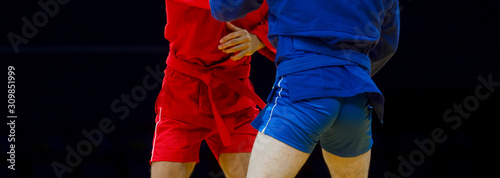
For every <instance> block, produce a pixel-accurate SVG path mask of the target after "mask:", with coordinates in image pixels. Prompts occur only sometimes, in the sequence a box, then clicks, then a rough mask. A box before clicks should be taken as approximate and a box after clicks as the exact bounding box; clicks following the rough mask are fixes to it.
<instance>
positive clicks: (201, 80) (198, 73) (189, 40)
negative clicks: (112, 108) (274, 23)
mask: <svg viewBox="0 0 500 178" xmlns="http://www.w3.org/2000/svg"><path fill="white" fill-rule="evenodd" d="M165 2H166V12H167V25H166V26H165V38H166V39H167V40H168V41H169V42H170V53H169V56H168V58H167V69H166V70H165V78H164V81H163V85H162V91H161V92H160V94H159V95H158V98H157V101H156V106H155V111H156V113H157V114H158V115H160V116H161V117H167V118H171V119H177V120H180V121H183V122H187V123H190V124H195V125H199V126H202V127H207V128H212V129H218V130H219V132H220V135H221V138H222V141H223V143H224V145H229V144H230V139H229V133H228V131H227V128H226V127H225V125H224V122H223V121H222V118H223V117H224V115H226V114H231V113H235V112H238V111H241V110H243V109H246V108H249V107H252V106H255V105H256V104H258V105H259V107H261V109H262V107H263V106H265V103H264V102H263V101H262V100H261V99H260V98H259V97H258V96H257V95H256V94H255V93H254V92H253V91H254V90H253V86H252V84H251V82H250V80H249V79H248V76H249V75H250V60H251V59H250V56H248V57H244V58H242V59H240V60H238V61H232V60H230V59H229V57H230V56H231V55H233V54H226V53H224V52H222V51H221V50H219V49H218V48H217V46H218V45H219V40H220V39H221V38H222V37H224V36H225V35H227V34H229V33H231V31H230V30H229V29H227V27H226V24H225V22H220V21H217V20H216V19H214V18H213V17H212V15H211V12H210V6H209V1H208V0H165ZM264 4H266V5H263V6H262V7H260V8H259V9H258V10H256V11H253V12H251V13H249V14H248V15H247V16H245V17H244V18H242V19H240V20H236V21H234V22H231V23H232V24H233V25H235V26H238V27H240V28H244V29H246V30H248V31H249V32H250V33H253V34H255V35H256V36H257V37H259V39H260V40H261V41H262V42H263V43H264V44H265V45H266V48H263V49H261V50H259V52H260V53H261V54H262V55H264V56H266V57H268V58H269V59H271V60H274V57H275V53H276V50H275V49H274V48H273V47H272V45H271V44H270V43H269V41H268V39H267V33H268V26H267V11H268V7H267V3H264ZM175 72H180V73H182V74H184V75H175ZM172 77H173V78H174V79H172ZM214 118H215V119H214ZM214 120H215V121H214Z"/></svg>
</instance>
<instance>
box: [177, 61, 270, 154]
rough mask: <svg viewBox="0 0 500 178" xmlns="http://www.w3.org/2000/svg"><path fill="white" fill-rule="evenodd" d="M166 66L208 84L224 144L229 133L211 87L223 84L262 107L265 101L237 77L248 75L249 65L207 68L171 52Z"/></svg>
mask: <svg viewBox="0 0 500 178" xmlns="http://www.w3.org/2000/svg"><path fill="white" fill-rule="evenodd" d="M167 65H168V67H171V68H172V69H174V70H176V71H178V72H181V73H184V74H186V75H189V76H191V77H194V78H198V79H200V80H201V81H203V83H205V84H206V85H207V86H208V97H209V100H210V104H211V105H212V113H213V115H214V117H215V124H216V126H217V130H218V131H219V133H220V137H221V140H222V143H223V144H224V146H229V145H231V144H232V142H231V135H230V134H229V131H228V129H227V127H226V125H225V124H224V121H223V120H222V117H221V115H220V114H219V111H218V110H217V108H216V105H215V102H214V98H213V95H212V93H213V89H214V88H215V87H217V86H219V85H221V84H225V85H226V86H228V87H229V88H230V89H232V90H234V91H235V92H236V93H238V94H240V95H242V96H245V97H248V98H250V99H251V100H252V101H254V102H255V103H257V105H258V106H259V107H260V108H261V109H263V108H264V107H265V106H266V103H265V102H264V101H262V99H261V98H260V97H259V96H258V95H257V94H255V92H253V91H252V90H251V89H250V88H249V87H247V85H245V83H244V82H243V81H241V80H239V79H241V78H248V77H249V76H250V65H241V66H236V67H231V68H222V67H214V68H207V67H204V66H201V65H198V64H194V63H189V62H186V61H183V60H180V59H178V58H176V57H175V56H174V55H173V54H170V55H169V56H168V59H167Z"/></svg>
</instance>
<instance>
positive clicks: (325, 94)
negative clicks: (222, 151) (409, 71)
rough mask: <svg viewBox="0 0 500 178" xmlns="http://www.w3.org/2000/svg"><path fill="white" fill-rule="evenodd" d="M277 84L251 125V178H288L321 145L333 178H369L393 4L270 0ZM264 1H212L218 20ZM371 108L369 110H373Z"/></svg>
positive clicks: (395, 30)
mask: <svg viewBox="0 0 500 178" xmlns="http://www.w3.org/2000/svg"><path fill="white" fill-rule="evenodd" d="M267 3H268V5H269V35H268V37H269V40H270V41H271V43H272V44H273V46H274V47H276V48H277V57H276V60H275V62H276V66H277V75H276V82H275V84H274V88H273V91H272V93H271V94H270V96H269V98H268V105H267V106H266V107H265V108H264V109H263V111H262V112H261V113H260V114H259V116H257V118H256V119H255V120H254V121H253V123H252V125H253V126H254V127H255V128H257V129H258V130H259V133H258V135H257V138H256V140H255V143H254V147H253V151H252V155H251V158H250V165H249V170H248V177H250V178H252V177H293V176H295V175H296V174H297V172H298V171H299V170H300V168H301V167H302V165H303V164H304V162H305V161H306V160H307V157H308V156H309V154H310V153H311V152H312V150H313V148H314V147H315V145H316V144H317V143H318V141H319V143H320V145H321V147H322V149H323V157H324V159H325V161H326V163H327V166H328V168H329V170H330V173H331V174H332V177H367V175H368V168H369V162H370V153H371V147H372V144H373V140H372V136H371V115H372V112H373V111H375V112H376V114H377V116H378V118H379V119H381V120H382V115H383V102H384V99H383V95H382V93H381V92H380V90H379V89H378V88H377V86H376V85H375V83H374V82H373V81H372V79H371V76H372V75H373V74H375V73H376V72H377V71H378V70H380V68H381V67H382V66H383V65H384V64H385V63H386V62H387V61H388V60H389V59H390V58H391V57H392V55H393V54H394V52H395V51H396V47H397V44H398V36H399V7H398V1H397V0H368V1H359V2H357V1H356V2H353V1H349V0H333V1H332V0H313V1H304V0H269V1H267ZM261 4H262V1H261V0H210V6H211V10H212V16H214V17H215V18H216V19H218V20H221V21H232V20H235V19H238V18H242V17H244V16H245V15H246V14H247V13H249V12H251V11H253V10H255V9H257V8H258V7H259V6H260V5H261ZM372 106H373V107H372Z"/></svg>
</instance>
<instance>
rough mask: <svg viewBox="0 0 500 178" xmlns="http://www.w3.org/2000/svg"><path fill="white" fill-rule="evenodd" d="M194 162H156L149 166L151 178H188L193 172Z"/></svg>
mask: <svg viewBox="0 0 500 178" xmlns="http://www.w3.org/2000/svg"><path fill="white" fill-rule="evenodd" d="M195 165H196V162H188V163H179V162H169V161H158V162H153V163H152V164H151V178H169V177H178V178H188V177H189V175H191V172H193V169H194V166H195Z"/></svg>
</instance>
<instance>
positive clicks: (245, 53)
mask: <svg viewBox="0 0 500 178" xmlns="http://www.w3.org/2000/svg"><path fill="white" fill-rule="evenodd" d="M250 55H252V53H250V48H247V49H245V50H243V51H241V52H239V53H238V54H235V55H233V56H231V58H230V59H231V60H233V61H237V60H240V59H241V58H243V57H245V56H250Z"/></svg>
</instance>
